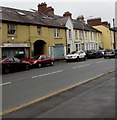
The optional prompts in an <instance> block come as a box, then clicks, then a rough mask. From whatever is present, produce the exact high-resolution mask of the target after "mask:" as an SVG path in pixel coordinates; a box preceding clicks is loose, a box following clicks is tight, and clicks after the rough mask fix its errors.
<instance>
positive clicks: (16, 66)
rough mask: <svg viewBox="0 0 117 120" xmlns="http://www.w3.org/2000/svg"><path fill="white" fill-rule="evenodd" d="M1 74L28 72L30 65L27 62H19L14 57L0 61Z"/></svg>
mask: <svg viewBox="0 0 117 120" xmlns="http://www.w3.org/2000/svg"><path fill="white" fill-rule="evenodd" d="M0 66H1V67H2V72H3V73H9V72H11V71H16V70H20V69H24V70H29V69H30V66H31V64H30V63H29V62H27V61H21V60H19V59H18V58H15V57H7V58H4V59H3V60H1V61H0Z"/></svg>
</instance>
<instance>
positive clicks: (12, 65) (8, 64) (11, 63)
mask: <svg viewBox="0 0 117 120" xmlns="http://www.w3.org/2000/svg"><path fill="white" fill-rule="evenodd" d="M6 67H9V69H10V70H13V69H15V62H14V59H13V58H8V59H7V60H6Z"/></svg>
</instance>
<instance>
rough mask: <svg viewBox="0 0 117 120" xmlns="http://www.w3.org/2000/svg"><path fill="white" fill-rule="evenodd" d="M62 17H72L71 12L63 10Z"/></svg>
mask: <svg viewBox="0 0 117 120" xmlns="http://www.w3.org/2000/svg"><path fill="white" fill-rule="evenodd" d="M63 17H70V18H72V14H71V13H70V12H65V13H64V14H63Z"/></svg>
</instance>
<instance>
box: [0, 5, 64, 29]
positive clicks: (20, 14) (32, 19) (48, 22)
mask: <svg viewBox="0 0 117 120" xmlns="http://www.w3.org/2000/svg"><path fill="white" fill-rule="evenodd" d="M0 14H1V15H0V16H1V17H0V20H2V21H3V22H4V21H7V22H8V21H11V22H16V23H17V22H18V23H23V24H36V25H42V26H48V27H60V28H65V27H64V25H61V24H60V23H59V22H58V21H56V20H54V19H53V18H52V17H49V16H48V15H45V14H43V13H38V12H37V11H35V12H31V11H26V10H18V9H13V8H8V7H0Z"/></svg>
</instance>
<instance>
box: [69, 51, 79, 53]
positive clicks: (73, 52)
mask: <svg viewBox="0 0 117 120" xmlns="http://www.w3.org/2000/svg"><path fill="white" fill-rule="evenodd" d="M75 53H78V51H73V52H71V53H69V54H75Z"/></svg>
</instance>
